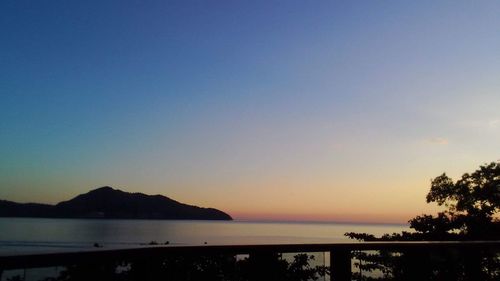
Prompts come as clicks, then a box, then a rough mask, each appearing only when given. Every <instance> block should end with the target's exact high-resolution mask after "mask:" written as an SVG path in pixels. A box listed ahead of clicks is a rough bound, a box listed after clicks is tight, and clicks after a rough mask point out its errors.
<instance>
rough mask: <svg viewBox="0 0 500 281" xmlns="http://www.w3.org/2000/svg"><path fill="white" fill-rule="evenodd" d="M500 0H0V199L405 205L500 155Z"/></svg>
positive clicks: (380, 210)
mask: <svg viewBox="0 0 500 281" xmlns="http://www.w3.org/2000/svg"><path fill="white" fill-rule="evenodd" d="M499 15H500V2H497V1H13V0H7V1H1V2H0V97H1V102H0V198H3V199H9V200H16V201H22V202H27V201H39V202H48V203H54V202H57V201H60V200H63V199H67V198H69V197H71V196H74V195H76V194H78V193H82V192H85V191H88V190H89V189H91V188H95V187H98V186H102V185H111V186H114V187H116V188H121V189H124V190H127V191H140V192H144V193H160V194H164V195H167V196H170V197H172V198H174V199H177V200H180V201H183V202H187V203H192V204H198V205H204V206H212V207H217V208H220V209H223V210H225V211H227V212H229V213H230V214H233V215H234V216H235V217H237V218H278V219H294V218H297V219H338V220H340V219H345V220H381V221H384V220H385V221H405V220H406V219H407V218H409V217H411V216H412V215H414V214H418V213H421V212H427V211H432V210H434V209H432V207H428V206H426V204H425V199H424V196H425V193H426V192H427V190H428V188H429V180H430V179H431V178H432V177H435V176H437V175H439V174H440V173H442V172H445V171H446V172H448V173H449V174H450V175H451V176H453V177H455V178H456V177H457V176H459V175H460V174H461V173H463V172H470V171H473V170H474V169H475V168H476V167H477V166H478V165H480V164H483V163H486V162H491V161H495V160H498V159H499V158H500V155H499V152H500V110H499V109H500V16H499Z"/></svg>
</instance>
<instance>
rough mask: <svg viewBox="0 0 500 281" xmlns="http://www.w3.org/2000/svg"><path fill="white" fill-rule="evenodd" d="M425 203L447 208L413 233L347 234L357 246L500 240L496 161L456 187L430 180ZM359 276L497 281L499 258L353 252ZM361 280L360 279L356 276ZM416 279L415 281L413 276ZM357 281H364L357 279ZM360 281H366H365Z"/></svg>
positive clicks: (418, 222) (499, 165) (419, 222)
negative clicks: (365, 243) (376, 273)
mask: <svg viewBox="0 0 500 281" xmlns="http://www.w3.org/2000/svg"><path fill="white" fill-rule="evenodd" d="M426 199H427V203H431V202H435V203H437V204H438V205H440V206H443V207H445V210H444V211H442V212H439V213H438V214H437V215H420V216H417V217H415V218H413V219H411V220H410V221H409V223H410V228H412V229H413V230H414V232H405V231H403V232H401V233H392V234H385V235H383V236H381V237H375V236H374V235H371V234H367V233H353V232H350V233H346V234H345V235H346V236H347V237H349V238H351V239H356V240H359V241H446V240H461V241H464V240H498V239H499V238H500V220H499V212H500V162H492V163H490V164H486V165H483V166H480V167H479V169H478V170H476V171H475V172H473V173H472V174H468V173H465V174H464V175H463V176H462V177H461V178H460V179H459V180H457V181H456V182H454V181H453V180H452V179H451V178H449V177H448V176H447V175H446V174H442V175H440V176H438V177H436V178H434V179H433V180H432V182H431V189H430V191H429V193H428V194H427V197H426ZM354 257H355V258H356V259H357V260H358V262H357V263H356V266H357V267H358V269H360V270H361V271H367V272H374V271H377V270H378V271H380V272H382V273H383V274H382V275H383V276H382V277H380V278H378V279H386V280H418V279H420V280H499V278H500V262H499V259H500V257H499V254H498V253H492V252H488V251H472V250H471V251H468V252H465V253H457V252H456V251H452V250H450V251H440V252H433V253H422V252H420V253H418V252H415V251H414V252H403V253H394V252H389V251H378V252H375V253H374V252H371V253H367V252H355V253H354ZM358 275H360V274H358ZM416 276H418V278H417V277H416ZM358 277H359V278H360V280H371V279H377V278H366V277H362V276H358ZM363 278H364V279H363Z"/></svg>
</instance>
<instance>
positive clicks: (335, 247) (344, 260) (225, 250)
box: [0, 241, 500, 281]
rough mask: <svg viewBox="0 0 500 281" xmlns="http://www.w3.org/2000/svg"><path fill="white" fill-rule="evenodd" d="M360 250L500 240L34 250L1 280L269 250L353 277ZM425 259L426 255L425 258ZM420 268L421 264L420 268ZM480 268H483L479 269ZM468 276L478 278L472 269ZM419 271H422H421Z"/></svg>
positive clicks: (471, 251)
mask: <svg viewBox="0 0 500 281" xmlns="http://www.w3.org/2000/svg"><path fill="white" fill-rule="evenodd" d="M359 251H390V252H399V253H405V254H407V255H408V254H412V255H414V256H415V255H417V256H418V255H420V257H422V258H423V257H425V254H426V253H433V252H442V251H448V252H449V251H454V252H455V253H458V254H459V255H461V256H462V257H464V258H465V259H467V257H473V256H476V257H477V255H476V254H475V253H480V252H485V251H486V252H488V253H494V255H495V256H496V257H495V258H494V259H496V260H497V261H498V258H499V253H500V241H464V242H458V241H457V242H451V241H443V242H425V241H424V242H364V243H335V244H282V245H224V246H214V245H203V246H155V247H142V248H132V249H114V250H105V249H99V250H89V251H80V252H69V253H50V254H30V255H10V256H0V280H2V272H5V271H8V270H15V269H27V268H46V267H61V266H71V265H82V264H84V265H99V264H110V263H113V262H117V261H120V262H123V261H127V262H144V261H153V260H161V259H164V258H171V257H180V256H182V257H185V256H198V257H199V256H204V257H211V256H221V255H224V256H237V255H246V256H248V257H252V256H262V255H266V254H269V253H280V254H282V253H313V252H314V253H317V252H326V253H329V259H328V260H329V261H328V262H327V266H329V272H330V274H331V276H330V279H331V280H335V281H347V280H352V269H353V261H352V257H353V253H356V252H359ZM423 259H425V258H423ZM413 270H416V271H418V264H417V265H416V269H415V268H414V269H413ZM479 270H480V269H479ZM468 274H469V275H471V274H472V275H471V276H469V277H468V279H470V280H473V278H475V277H474V276H473V275H474V274H475V273H474V272H472V273H471V272H469V273H468ZM417 275H418V274H417Z"/></svg>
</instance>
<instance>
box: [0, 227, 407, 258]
mask: <svg viewBox="0 0 500 281" xmlns="http://www.w3.org/2000/svg"><path fill="white" fill-rule="evenodd" d="M402 230H408V226H407V225H396V224H360V223H325V222H258V221H238V220H235V221H194V220H111V219H109V220H108V219H95V220H93V219H45V218H0V256H9V255H23V254H35V253H53V252H74V251H81V250H89V249H90V250H91V249H94V248H96V247H99V248H102V249H119V248H135V247H142V246H145V247H146V246H149V245H150V244H163V245H242V244H244V245H248V244H304V243H338V242H354V241H352V240H350V239H348V238H347V237H346V236H345V235H344V234H345V233H346V232H362V233H371V234H374V235H382V234H384V233H394V232H401V231H402Z"/></svg>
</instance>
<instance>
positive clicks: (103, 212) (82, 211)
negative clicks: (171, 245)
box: [0, 186, 232, 220]
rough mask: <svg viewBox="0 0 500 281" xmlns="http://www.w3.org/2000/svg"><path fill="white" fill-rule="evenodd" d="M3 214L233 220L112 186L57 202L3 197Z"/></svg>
mask: <svg viewBox="0 0 500 281" xmlns="http://www.w3.org/2000/svg"><path fill="white" fill-rule="evenodd" d="M0 217H45V218H106V219H173V220H183V219H185V220H232V218H231V216H229V215H228V214H226V213H224V212H222V211H220V210H217V209H213V208H202V207H198V206H192V205H187V204H183V203H180V202H177V201H175V200H172V199H170V198H168V197H166V196H162V195H146V194H143V193H129V192H124V191H121V190H118V189H113V188H112V187H109V186H105V187H101V188H98V189H95V190H91V191H89V192H88V193H85V194H81V195H78V196H76V197H75V198H73V199H71V200H68V201H63V202H60V203H58V204H56V205H47V204H37V203H26V204H23V203H16V202H11V201H5V200H0Z"/></svg>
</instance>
